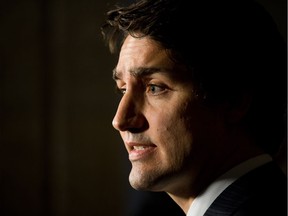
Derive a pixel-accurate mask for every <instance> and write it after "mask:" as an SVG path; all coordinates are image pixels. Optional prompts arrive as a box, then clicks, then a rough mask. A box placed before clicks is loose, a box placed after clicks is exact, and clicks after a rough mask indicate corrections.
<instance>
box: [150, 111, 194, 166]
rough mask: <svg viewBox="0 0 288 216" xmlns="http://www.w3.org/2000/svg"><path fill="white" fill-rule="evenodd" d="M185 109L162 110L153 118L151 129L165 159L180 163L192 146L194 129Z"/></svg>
mask: <svg viewBox="0 0 288 216" xmlns="http://www.w3.org/2000/svg"><path fill="white" fill-rule="evenodd" d="M183 114H184V112H183V111H180V110H178V111H175V110H174V112H162V113H161V114H159V115H155V116H154V117H153V118H151V124H150V125H151V127H152V128H151V129H152V130H151V131H152V133H154V134H153V137H154V138H156V139H155V143H156V144H157V145H158V147H159V149H160V153H161V156H162V158H163V159H164V161H173V162H175V163H179V162H180V161H182V160H183V159H184V158H185V157H187V156H188V155H189V154H190V152H191V148H192V140H193V136H192V131H191V128H190V125H189V121H188V120H187V119H185V118H183V116H185V115H183Z"/></svg>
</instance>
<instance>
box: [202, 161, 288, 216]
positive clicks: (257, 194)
mask: <svg viewBox="0 0 288 216" xmlns="http://www.w3.org/2000/svg"><path fill="white" fill-rule="evenodd" d="M216 215H219V216H220V215H221V216H226V215H227V216H228V215H229V216H232V215H233V216H252V215H253V216H268V215H269V216H287V176H286V175H285V174H284V173H283V171H282V170H281V169H280V168H279V166H278V165H277V164H275V163H274V162H269V163H267V164H265V165H263V166H261V167H259V168H257V169H255V170H252V171H250V172H249V173H247V174H246V175H244V176H242V177H241V178H239V179H238V180H236V181H235V182H234V183H232V184H231V185H230V186H229V187H227V188H226V189H225V190H224V191H223V192H222V193H221V194H220V195H219V196H218V197H217V198H216V200H215V201H214V202H213V203H212V204H211V206H210V207H209V208H208V210H207V211H206V213H205V214H204V216H216Z"/></svg>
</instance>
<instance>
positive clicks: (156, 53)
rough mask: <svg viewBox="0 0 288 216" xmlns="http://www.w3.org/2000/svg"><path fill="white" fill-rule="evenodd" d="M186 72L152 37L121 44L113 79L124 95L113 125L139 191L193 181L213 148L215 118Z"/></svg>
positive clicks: (133, 182)
mask: <svg viewBox="0 0 288 216" xmlns="http://www.w3.org/2000/svg"><path fill="white" fill-rule="evenodd" d="M185 73H186V75H187V72H185V70H184V69H183V67H181V66H178V65H176V64H175V63H174V62H173V61H171V60H170V59H169V57H168V56H167V53H166V51H165V50H164V49H163V48H161V47H160V46H159V45H157V43H155V42H154V41H153V40H151V39H149V38H142V39H139V38H138V39H137V38H133V37H131V36H128V37H127V38H126V40H125V42H124V44H123V46H122V48H121V51H120V55H119V61H118V64H117V66H116V68H115V71H114V79H115V81H116V84H117V87H118V89H119V90H120V91H121V92H122V93H123V96H122V98H121V101H120V103H119V106H118V110H117V112H116V115H115V117H114V119H113V126H114V127H115V129H117V130H118V131H119V132H120V134H121V137H122V139H123V141H124V144H125V147H126V149H127V151H128V154H129V160H130V161H131V164H132V169H131V172H130V176H129V181H130V184H131V185H132V187H134V188H135V189H140V190H154V191H160V190H164V191H172V190H173V188H179V185H180V184H183V183H184V184H185V181H186V182H187V183H188V182H190V183H191V182H192V181H193V178H194V177H195V176H197V175H198V173H199V172H200V171H201V169H202V168H203V169H204V168H205V166H206V164H205V163H208V161H209V158H210V155H209V152H211V151H215V149H209V148H212V147H211V146H213V139H215V136H214V135H215V134H216V133H217V131H215V130H214V127H215V126H216V124H218V123H216V122H217V120H216V118H217V117H215V115H214V114H213V113H212V112H211V111H209V110H208V109H207V108H204V107H202V106H201V104H200V103H199V100H197V99H196V97H195V95H194V93H193V86H192V84H191V82H190V81H189V79H188V78H187V76H185ZM188 173H189V174H188Z"/></svg>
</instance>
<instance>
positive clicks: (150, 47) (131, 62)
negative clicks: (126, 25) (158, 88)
mask: <svg viewBox="0 0 288 216" xmlns="http://www.w3.org/2000/svg"><path fill="white" fill-rule="evenodd" d="M178 67H179V66H178V65H176V64H175V62H173V61H172V60H171V59H170V57H169V55H168V52H167V50H166V49H164V48H163V47H161V46H160V45H159V43H157V42H156V41H154V40H152V39H150V38H149V37H143V38H134V37H132V36H128V37H127V38H126V39H125V41H124V43H123V45H122V47H121V51H120V54H119V59H118V63H117V66H116V68H115V70H114V76H117V77H122V76H123V74H127V72H128V74H131V73H133V71H139V69H141V70H142V69H143V68H145V69H148V70H149V71H151V70H152V71H159V72H168V71H170V72H172V71H174V70H175V69H176V68H178ZM178 70H179V68H178ZM146 71H147V70H146Z"/></svg>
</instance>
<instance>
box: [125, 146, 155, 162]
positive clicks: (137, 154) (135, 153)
mask: <svg viewBox="0 0 288 216" xmlns="http://www.w3.org/2000/svg"><path fill="white" fill-rule="evenodd" d="M155 149H156V147H146V148H145V149H143V150H136V149H133V150H131V151H130V152H129V160H130V161H136V160H140V159H144V158H146V157H148V156H149V155H151V154H152V153H153V152H154V150H155Z"/></svg>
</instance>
